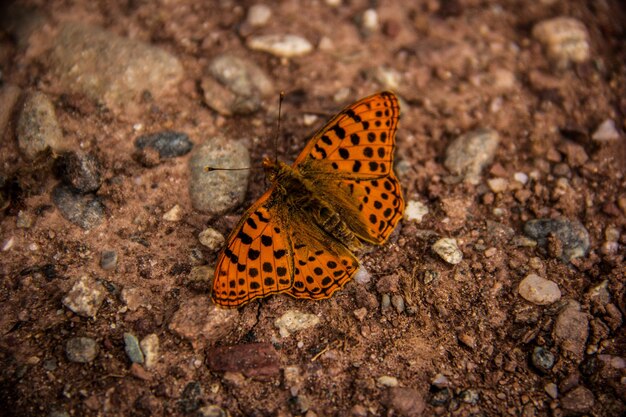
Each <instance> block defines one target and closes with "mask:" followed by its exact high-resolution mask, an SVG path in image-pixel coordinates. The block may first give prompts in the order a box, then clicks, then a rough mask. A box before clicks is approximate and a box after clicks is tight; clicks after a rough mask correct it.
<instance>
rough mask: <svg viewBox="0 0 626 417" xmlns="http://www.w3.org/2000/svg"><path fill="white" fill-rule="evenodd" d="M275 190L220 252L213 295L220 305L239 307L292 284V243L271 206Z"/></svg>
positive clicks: (250, 211) (248, 214)
mask: <svg viewBox="0 0 626 417" xmlns="http://www.w3.org/2000/svg"><path fill="white" fill-rule="evenodd" d="M272 191H273V190H270V191H268V192H266V193H265V194H264V195H263V196H262V197H261V198H260V199H259V200H258V201H257V202H256V203H255V204H254V205H253V206H252V207H250V209H248V211H246V213H245V214H244V215H243V217H242V218H241V220H240V221H239V224H238V225H237V227H236V228H235V229H234V231H233V232H232V233H231V236H230V237H229V238H228V244H227V245H228V246H227V247H226V248H225V249H224V251H223V252H222V253H221V254H220V257H219V259H218V261H217V266H216V268H215V278H214V282H213V295H212V297H213V300H214V301H215V302H216V303H217V304H220V305H222V306H226V307H236V306H239V305H242V304H245V303H247V302H249V301H251V300H253V299H255V298H259V297H265V296H267V295H270V294H273V293H279V292H283V291H286V290H288V289H289V288H291V286H292V276H293V271H292V268H293V267H292V263H293V256H292V253H291V245H290V243H289V238H288V231H287V230H285V229H284V227H283V226H282V224H281V222H280V220H279V216H277V212H276V211H275V210H273V209H272V208H271V207H270V204H269V202H270V200H269V198H270V196H271V194H272Z"/></svg>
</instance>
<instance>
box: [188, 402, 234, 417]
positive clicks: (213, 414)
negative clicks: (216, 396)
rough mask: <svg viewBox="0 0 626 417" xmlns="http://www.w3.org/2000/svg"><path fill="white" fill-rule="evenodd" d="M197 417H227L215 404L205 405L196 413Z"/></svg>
mask: <svg viewBox="0 0 626 417" xmlns="http://www.w3.org/2000/svg"><path fill="white" fill-rule="evenodd" d="M196 416H197V417H229V416H230V414H228V413H227V412H226V411H225V410H224V409H222V408H221V407H220V406H218V405H215V404H210V405H205V406H203V407H200V408H198V410H197V411H196Z"/></svg>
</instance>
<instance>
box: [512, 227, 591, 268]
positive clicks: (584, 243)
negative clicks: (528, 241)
mask: <svg viewBox="0 0 626 417" xmlns="http://www.w3.org/2000/svg"><path fill="white" fill-rule="evenodd" d="M524 233H525V234H526V236H528V237H530V238H532V239H534V240H536V241H537V244H538V245H539V246H540V247H544V248H545V247H547V246H548V238H549V237H550V236H551V235H554V236H555V237H556V238H557V239H558V240H559V241H560V243H561V245H562V251H561V254H560V256H559V258H560V259H561V260H562V261H563V262H569V261H570V260H572V259H574V258H580V257H583V256H585V255H587V251H588V250H589V232H587V229H585V227H584V226H583V225H582V224H581V223H580V222H579V221H578V220H568V219H536V220H530V221H528V222H526V224H524Z"/></svg>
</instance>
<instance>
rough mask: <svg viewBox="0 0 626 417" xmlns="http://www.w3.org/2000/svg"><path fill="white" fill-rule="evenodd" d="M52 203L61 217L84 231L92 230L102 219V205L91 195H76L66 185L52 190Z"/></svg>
mask: <svg viewBox="0 0 626 417" xmlns="http://www.w3.org/2000/svg"><path fill="white" fill-rule="evenodd" d="M52 201H53V202H54V204H55V205H56V206H57V208H58V209H59V212H60V213H61V215H62V216H63V217H64V218H65V219H67V220H68V221H69V222H71V223H74V224H75V225H77V226H79V227H82V228H83V229H85V230H89V229H93V228H94V227H96V226H98V225H99V224H100V223H102V220H103V219H104V205H103V204H102V203H101V202H100V199H99V198H98V197H96V196H94V195H92V194H87V195H82V194H76V193H74V192H73V191H72V189H71V188H70V187H69V186H67V185H57V186H56V187H54V189H53V190H52Z"/></svg>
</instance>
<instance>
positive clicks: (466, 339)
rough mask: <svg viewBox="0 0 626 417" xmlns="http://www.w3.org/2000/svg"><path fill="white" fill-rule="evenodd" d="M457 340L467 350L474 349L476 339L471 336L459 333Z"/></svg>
mask: <svg viewBox="0 0 626 417" xmlns="http://www.w3.org/2000/svg"><path fill="white" fill-rule="evenodd" d="M458 338H459V342H461V343H462V344H464V345H465V346H467V347H468V348H470V349H472V350H474V349H476V337H474V336H472V335H471V334H469V333H460V334H459V336H458Z"/></svg>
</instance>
